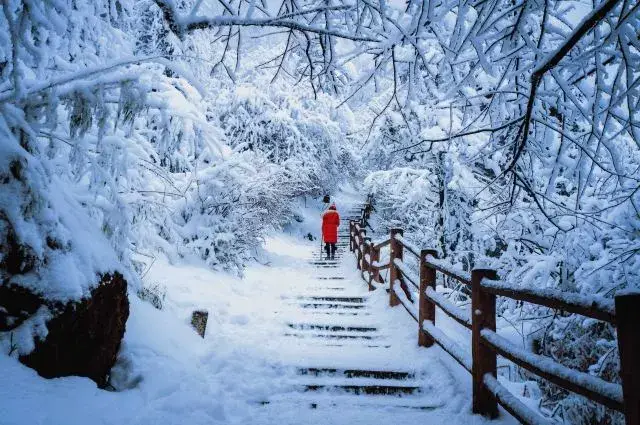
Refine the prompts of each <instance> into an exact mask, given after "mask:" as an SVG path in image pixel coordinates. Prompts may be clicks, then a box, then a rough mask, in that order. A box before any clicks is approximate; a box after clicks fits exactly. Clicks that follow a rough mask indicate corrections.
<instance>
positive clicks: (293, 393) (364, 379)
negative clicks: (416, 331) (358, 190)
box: [264, 210, 450, 423]
mask: <svg viewBox="0 0 640 425" xmlns="http://www.w3.org/2000/svg"><path fill="white" fill-rule="evenodd" d="M358 211H359V210H358ZM355 218H356V217H355V211H350V212H348V213H347V214H346V217H345V216H343V217H342V220H343V225H342V226H341V230H340V234H339V246H338V252H337V254H336V258H335V260H327V259H325V253H324V252H321V251H320V248H319V247H318V248H317V249H316V250H315V251H314V252H310V253H309V258H308V261H307V262H306V266H305V267H304V269H303V270H300V271H301V273H305V274H309V276H306V277H304V278H302V276H301V279H300V281H299V282H296V284H295V285H292V286H291V287H290V288H288V290H287V291H286V292H287V293H285V294H282V295H281V299H282V304H281V307H280V309H279V310H278V311H277V312H276V314H277V315H278V316H279V318H280V320H281V323H282V325H283V329H282V337H283V338H285V339H286V341H285V342H284V343H283V345H284V346H286V350H283V353H282V356H281V358H280V359H279V360H280V361H281V362H282V363H283V364H285V365H286V366H288V367H290V368H291V369H290V370H291V371H292V373H291V374H290V376H288V377H287V383H288V384H289V386H288V388H287V389H286V391H284V392H280V393H278V394H276V395H274V396H272V397H270V398H269V400H265V402H264V409H265V412H268V413H269V414H270V415H275V416H279V415H284V416H283V417H286V414H285V413H284V412H285V411H286V409H290V408H293V406H296V407H295V408H296V409H300V408H307V409H310V410H313V411H315V410H317V409H323V408H331V409H334V408H336V407H339V406H341V407H344V408H348V409H364V410H366V411H367V412H368V413H369V414H374V415H375V413H374V412H376V411H378V413H379V411H380V410H381V409H382V410H383V411H386V412H388V411H389V409H403V410H405V409H411V410H414V411H424V410H431V409H436V408H438V407H440V406H443V405H444V404H445V402H446V398H447V394H448V393H449V391H448V390H449V389H448V390H447V391H441V392H438V391H435V388H434V382H435V383H438V381H441V380H442V376H441V375H442V372H440V371H437V367H438V366H435V365H433V364H432V362H429V361H425V360H424V357H422V356H421V355H415V353H416V352H417V350H416V347H414V346H412V344H411V343H410V342H408V339H405V338H403V337H402V335H399V334H402V331H404V330H405V329H400V326H394V319H393V317H390V313H391V312H390V311H389V309H388V307H387V306H386V299H387V297H386V296H384V295H383V294H376V293H370V292H369V291H368V290H367V285H366V284H364V282H363V281H362V280H360V279H359V277H358V275H357V273H356V272H355V267H354V264H353V262H354V261H355V260H354V258H353V256H352V255H350V253H349V243H348V242H349V234H348V225H346V223H348V220H349V219H355ZM374 295H376V296H374ZM403 325H405V324H404V323H403ZM399 331H400V332H399ZM423 351H424V350H423ZM421 354H424V353H421ZM434 373H435V375H438V376H437V377H434ZM439 383H440V384H441V383H442V382H439ZM449 387H450V386H449ZM445 388H446V387H445ZM334 410H335V409H334ZM365 416H367V415H365ZM300 420H301V422H298V423H304V420H303V419H300ZM338 422H339V423H342V422H341V421H338ZM325 423H337V422H336V419H328V420H327V422H325Z"/></svg>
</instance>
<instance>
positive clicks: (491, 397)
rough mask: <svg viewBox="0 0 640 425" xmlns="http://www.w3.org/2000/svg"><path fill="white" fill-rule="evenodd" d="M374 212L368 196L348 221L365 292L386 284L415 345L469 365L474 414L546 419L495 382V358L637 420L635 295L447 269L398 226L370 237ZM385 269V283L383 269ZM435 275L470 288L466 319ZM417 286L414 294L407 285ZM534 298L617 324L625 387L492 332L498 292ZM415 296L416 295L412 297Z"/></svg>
mask: <svg viewBox="0 0 640 425" xmlns="http://www.w3.org/2000/svg"><path fill="white" fill-rule="evenodd" d="M372 211H373V205H372V198H371V197H369V198H368V199H367V203H366V204H365V206H364V208H363V209H362V216H361V218H360V220H357V221H350V223H349V230H350V232H349V233H350V238H349V246H350V249H351V251H352V252H354V253H355V256H356V259H357V267H358V269H359V270H360V271H361V276H362V278H363V279H364V281H365V282H366V283H367V285H368V286H369V290H375V289H377V288H380V287H385V288H386V289H387V290H388V292H389V305H390V306H397V305H400V304H401V305H402V306H403V307H404V308H405V309H406V310H407V312H408V313H409V314H410V315H411V317H412V318H413V319H414V320H415V321H416V322H417V323H418V344H419V345H420V346H423V347H430V346H432V345H433V344H437V345H439V346H440V347H442V349H443V350H444V351H445V352H447V353H448V354H449V355H450V356H451V357H453V359H455V360H456V361H457V362H458V363H459V364H460V365H461V366H462V367H463V368H465V369H466V370H467V371H469V372H470V373H471V375H472V381H473V412H474V413H479V414H482V415H485V416H488V417H490V418H495V417H497V416H498V404H500V405H501V406H502V407H503V408H504V409H505V410H506V411H508V412H509V413H511V414H512V415H513V416H514V417H515V418H516V419H518V420H519V421H520V422H521V423H523V424H528V425H542V424H550V421H549V420H547V419H546V418H544V417H542V416H541V415H539V414H538V413H537V412H535V411H533V410H532V409H530V408H529V407H527V406H526V405H525V404H523V403H522V402H521V401H520V400H518V399H517V398H516V397H515V396H514V395H513V394H511V393H510V392H509V391H508V390H507V388H505V387H504V386H503V385H502V384H501V383H500V382H498V380H497V356H498V355H500V356H503V357H504V358H506V359H508V360H510V361H512V362H513V363H515V364H517V365H519V366H520V367H522V368H524V369H526V370H528V371H530V372H532V373H534V374H536V375H538V376H540V377H542V378H544V379H547V380H548V381H550V382H552V383H554V384H556V385H558V386H560V387H562V388H564V389H566V390H568V391H572V392H574V393H576V394H580V395H582V396H584V397H586V398H588V399H590V400H593V401H595V402H598V403H601V404H603V405H604V406H606V407H609V408H611V409H614V410H617V411H620V412H623V413H624V415H625V422H626V424H627V425H640V367H639V366H636V365H635V363H637V362H638V361H640V328H639V327H640V294H638V293H628V294H619V295H617V296H616V297H615V300H610V299H605V298H598V297H586V296H582V295H578V294H573V293H564V292H561V291H550V290H537V289H533V288H525V289H523V288H512V287H509V286H508V285H506V284H504V283H503V282H501V281H500V280H498V278H497V274H496V272H495V271H494V270H486V269H474V270H472V271H471V273H468V272H465V271H462V270H458V269H456V268H454V267H452V266H451V265H450V264H448V263H447V262H446V261H444V260H443V259H439V258H438V253H437V251H435V250H433V249H420V248H418V247H415V246H413V245H412V244H411V243H409V242H408V241H407V240H405V239H404V237H403V231H402V229H391V231H390V234H389V238H388V239H385V240H383V241H378V242H372V241H371V239H370V238H368V237H367V230H366V227H368V225H369V222H368V220H369V218H370V215H371V212H372ZM383 249H389V253H388V257H389V260H388V261H386V262H384V263H380V258H381V252H382V250H383ZM405 253H408V254H410V255H412V256H414V257H415V258H416V260H417V263H418V265H419V275H418V276H416V275H415V273H414V272H412V270H411V268H410V267H409V266H408V264H407V262H405V261H404V259H405ZM385 269H389V273H388V282H385V281H384V279H383V278H382V276H381V273H380V272H381V271H382V270H385ZM437 273H442V274H444V275H446V276H448V277H449V278H451V279H453V280H455V281H458V282H460V283H461V284H463V285H465V286H467V287H468V288H469V290H470V292H471V311H472V312H473V314H471V317H469V314H468V313H467V312H466V311H464V310H462V309H461V308H460V307H458V306H456V305H454V304H453V303H451V302H450V301H449V300H448V299H447V298H445V297H444V296H443V294H442V293H439V292H437V291H436V278H437ZM411 288H413V290H416V291H417V297H416V293H415V292H414V291H413V290H412V289H411ZM498 296H501V297H507V298H511V299H514V300H518V301H522V302H528V303H532V304H537V305H540V306H544V307H548V308H551V309H555V310H559V311H563V312H568V313H574V314H580V315H583V316H585V317H590V318H593V319H597V320H600V321H603V322H607V323H610V324H612V325H614V326H615V327H616V330H617V336H618V348H619V353H620V376H621V378H622V385H619V384H615V383H611V382H606V381H604V380H602V379H600V378H598V377H596V376H593V375H590V374H587V373H584V372H580V371H577V370H573V369H570V368H568V367H566V366H563V365H561V364H560V363H558V362H556V361H554V360H553V359H551V358H549V357H545V356H541V355H537V354H534V353H531V352H529V351H527V350H524V349H522V348H520V347H518V346H516V345H514V344H512V343H511V342H509V341H508V340H507V339H505V338H503V337H501V336H499V335H498V334H497V333H496V297H498ZM416 298H417V299H416ZM436 308H438V309H440V310H441V311H442V312H443V313H445V314H446V315H448V316H449V317H450V318H451V319H453V320H454V321H455V322H457V323H458V324H460V325H461V326H463V327H465V328H467V329H469V330H470V331H471V355H469V354H468V351H467V350H465V349H464V348H463V347H461V346H460V345H458V344H457V343H456V342H454V341H453V340H452V339H451V338H449V337H448V336H447V335H446V334H445V333H444V332H442V331H441V330H440V329H438V328H437V327H436Z"/></svg>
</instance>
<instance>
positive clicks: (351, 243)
mask: <svg viewBox="0 0 640 425" xmlns="http://www.w3.org/2000/svg"><path fill="white" fill-rule="evenodd" d="M353 227H354V222H353V220H349V251H350V252H353V246H354V241H353Z"/></svg>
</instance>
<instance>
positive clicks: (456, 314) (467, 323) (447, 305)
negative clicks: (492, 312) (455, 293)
mask: <svg viewBox="0 0 640 425" xmlns="http://www.w3.org/2000/svg"><path fill="white" fill-rule="evenodd" d="M426 296H427V298H428V299H429V301H431V302H432V303H434V304H435V305H437V306H438V307H439V308H440V310H442V311H443V312H445V313H446V314H447V316H449V317H451V318H452V319H453V320H455V321H456V322H458V323H459V324H461V325H462V326H464V327H465V328H467V329H471V319H469V318H468V317H465V316H468V315H466V314H465V313H464V311H462V310H461V309H460V307H458V306H456V305H454V304H452V303H451V302H450V301H449V300H447V299H446V298H444V297H443V296H442V294H439V293H438V292H436V290H435V289H433V288H431V287H430V288H427V292H426Z"/></svg>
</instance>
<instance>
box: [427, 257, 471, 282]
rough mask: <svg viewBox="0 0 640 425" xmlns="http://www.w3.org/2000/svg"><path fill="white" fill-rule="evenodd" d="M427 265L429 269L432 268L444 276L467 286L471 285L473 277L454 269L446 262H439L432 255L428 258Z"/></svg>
mask: <svg viewBox="0 0 640 425" xmlns="http://www.w3.org/2000/svg"><path fill="white" fill-rule="evenodd" d="M426 263H427V266H428V267H431V268H433V269H435V270H437V271H439V272H440V273H442V274H444V275H447V276H449V277H452V278H454V279H456V280H457V281H459V282H462V283H464V284H465V285H471V275H470V274H469V273H467V272H465V271H463V270H457V269H455V268H453V267H452V266H451V265H450V264H448V263H447V262H446V261H442V260H438V259H437V258H435V257H433V256H432V255H429V256H428V257H427V258H426Z"/></svg>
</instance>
